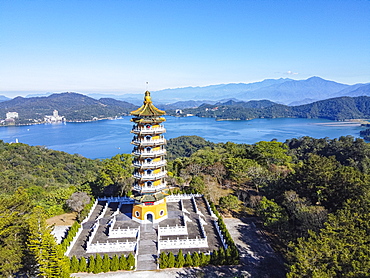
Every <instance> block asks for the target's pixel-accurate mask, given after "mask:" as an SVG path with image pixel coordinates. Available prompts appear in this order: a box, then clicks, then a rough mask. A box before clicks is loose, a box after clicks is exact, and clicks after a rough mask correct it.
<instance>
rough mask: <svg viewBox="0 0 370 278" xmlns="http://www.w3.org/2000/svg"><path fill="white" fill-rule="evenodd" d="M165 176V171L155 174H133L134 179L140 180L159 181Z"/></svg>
mask: <svg viewBox="0 0 370 278" xmlns="http://www.w3.org/2000/svg"><path fill="white" fill-rule="evenodd" d="M166 176H167V171H161V172H160V173H157V174H145V173H144V174H140V173H134V178H137V179H142V180H156V179H161V178H164V177H166Z"/></svg>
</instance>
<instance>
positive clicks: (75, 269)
mask: <svg viewBox="0 0 370 278" xmlns="http://www.w3.org/2000/svg"><path fill="white" fill-rule="evenodd" d="M78 270H79V261H78V259H77V258H76V256H73V257H72V258H71V272H72V273H76V272H78Z"/></svg>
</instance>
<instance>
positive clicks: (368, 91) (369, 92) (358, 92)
mask: <svg viewBox="0 0 370 278" xmlns="http://www.w3.org/2000/svg"><path fill="white" fill-rule="evenodd" d="M337 96H348V97H359V96H370V84H355V85H352V86H350V87H349V88H347V89H345V90H342V91H340V92H339V93H338V94H337Z"/></svg>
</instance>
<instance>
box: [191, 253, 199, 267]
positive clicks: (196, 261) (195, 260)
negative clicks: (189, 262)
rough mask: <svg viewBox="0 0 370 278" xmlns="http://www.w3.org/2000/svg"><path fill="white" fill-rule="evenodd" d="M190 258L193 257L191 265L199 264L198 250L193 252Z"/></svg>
mask: <svg viewBox="0 0 370 278" xmlns="http://www.w3.org/2000/svg"><path fill="white" fill-rule="evenodd" d="M192 259H193V266H199V265H200V258H199V254H198V252H194V253H193V256H192Z"/></svg>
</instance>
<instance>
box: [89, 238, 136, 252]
mask: <svg viewBox="0 0 370 278" xmlns="http://www.w3.org/2000/svg"><path fill="white" fill-rule="evenodd" d="M135 248H136V241H128V240H126V241H118V240H117V241H116V242H108V241H107V242H97V243H93V244H90V245H88V246H87V248H86V252H87V253H99V252H104V253H107V252H124V251H131V252H134V251H135Z"/></svg>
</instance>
